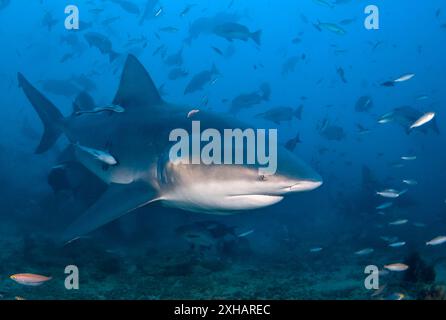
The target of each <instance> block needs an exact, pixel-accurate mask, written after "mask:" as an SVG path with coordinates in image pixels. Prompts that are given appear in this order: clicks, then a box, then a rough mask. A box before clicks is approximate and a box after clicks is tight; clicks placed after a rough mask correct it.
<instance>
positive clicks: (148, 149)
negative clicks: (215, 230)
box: [18, 55, 322, 241]
mask: <svg viewBox="0 0 446 320" xmlns="http://www.w3.org/2000/svg"><path fill="white" fill-rule="evenodd" d="M18 81H19V86H20V87H21V88H22V89H23V91H24V93H25V95H26V96H27V98H28V99H29V101H30V102H31V104H32V105H33V107H34V109H35V111H36V112H37V114H38V115H39V117H40V119H41V120H42V122H43V124H44V133H43V136H42V139H41V141H40V144H39V146H38V147H37V149H36V153H44V152H46V151H47V150H49V149H50V148H51V147H52V146H53V145H54V144H55V142H56V141H57V140H58V139H59V137H60V136H61V135H62V134H64V135H66V137H67V138H68V140H69V141H70V144H71V146H72V147H73V148H74V154H75V157H76V160H77V161H78V162H79V163H81V164H82V165H83V166H84V167H85V168H87V169H88V170H89V171H90V172H91V173H93V174H94V175H95V176H97V177H99V178H100V179H101V180H102V181H103V182H105V184H106V185H107V188H106V191H105V192H104V193H103V194H102V195H101V196H100V198H99V199H98V200H97V201H96V202H95V203H94V204H93V205H92V206H91V207H90V208H89V209H87V210H86V212H84V213H83V214H82V215H81V216H80V217H79V218H77V220H76V221H74V223H73V224H71V225H70V226H69V227H68V229H67V230H66V231H65V232H64V233H63V234H62V235H61V239H60V240H61V241H70V240H73V239H75V238H78V237H80V236H83V235H85V234H87V233H89V232H91V231H94V230H96V229H97V228H99V227H101V226H103V225H105V224H107V223H109V222H111V221H113V220H115V219H117V218H119V217H121V216H122V215H124V214H126V213H128V212H130V211H133V210H135V209H137V208H140V207H143V206H146V205H149V204H150V203H153V202H157V201H161V202H162V203H163V204H164V205H166V206H169V207H175V208H180V209H184V210H187V211H193V212H201V213H210V214H232V213H236V212H240V211H244V210H251V209H258V208H262V207H266V206H269V205H273V204H275V203H277V202H279V201H281V200H282V199H283V197H284V196H285V195H288V194H290V193H294V192H300V191H308V190H313V189H315V188H317V187H319V186H320V185H321V184H322V179H321V177H320V176H319V175H318V174H317V173H316V172H315V171H314V170H312V169H311V168H310V167H309V166H307V165H306V164H305V163H304V162H302V161H301V160H300V159H299V158H297V157H296V156H295V155H294V154H292V153H291V152H289V151H288V150H286V149H285V148H284V147H281V146H279V147H278V154H277V162H278V163H277V171H276V173H275V174H274V175H271V176H268V177H266V178H263V179H260V178H259V174H258V168H259V167H258V166H257V165H249V166H248V165H215V164H212V165H205V164H199V165H197V164H183V163H173V162H171V161H170V160H169V157H168V155H169V150H170V147H171V146H172V142H169V138H168V137H169V133H170V132H171V130H173V129H175V128H188V127H190V123H191V119H188V117H187V114H188V111H189V110H190V108H188V107H187V106H179V105H174V104H171V103H168V102H165V101H164V100H163V99H162V98H161V96H160V94H159V92H158V90H157V89H156V86H155V84H154V82H153V81H152V79H151V77H150V75H149V74H148V73H147V71H146V70H145V68H144V67H143V66H142V64H141V63H140V62H139V61H138V60H137V58H136V57H134V56H133V55H129V56H128V57H127V60H126V62H125V66H124V70H123V73H122V76H121V81H120V85H119V88H118V91H117V93H116V95H115V98H114V99H113V102H112V104H111V106H112V107H110V106H108V107H105V108H103V109H104V112H93V113H84V114H81V115H76V113H74V114H72V115H71V116H68V117H63V115H62V114H61V113H60V111H59V110H58V109H57V108H56V106H55V105H53V103H52V102H50V101H49V100H48V99H47V98H46V97H45V96H44V95H43V94H41V93H40V92H39V91H38V90H37V89H36V88H35V87H33V86H32V85H31V84H30V83H29V82H28V80H27V79H26V78H25V77H24V76H23V75H22V74H21V73H18ZM113 106H115V107H113ZM116 106H119V107H120V108H122V110H121V109H120V111H121V112H113V111H110V110H113V108H117V107H116ZM110 108H111V109H110ZM98 110H101V108H100V107H99V109H98ZM194 120H199V121H200V122H201V126H202V128H203V130H204V129H205V128H217V129H220V130H223V129H226V128H241V129H243V128H247V127H248V126H247V125H246V124H244V123H242V122H240V121H238V120H236V119H234V118H231V117H228V116H223V115H219V114H214V113H212V112H208V111H201V112H199V113H198V114H196V115H195V116H194Z"/></svg>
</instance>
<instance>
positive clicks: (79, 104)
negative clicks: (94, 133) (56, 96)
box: [73, 91, 96, 113]
mask: <svg viewBox="0 0 446 320" xmlns="http://www.w3.org/2000/svg"><path fill="white" fill-rule="evenodd" d="M95 107H96V104H95V102H94V100H93V98H92V97H91V96H90V95H89V94H88V93H87V92H86V91H82V92H80V93H79V94H78V95H77V97H76V99H74V102H73V113H76V112H78V111H85V110H93V109H94V108H95Z"/></svg>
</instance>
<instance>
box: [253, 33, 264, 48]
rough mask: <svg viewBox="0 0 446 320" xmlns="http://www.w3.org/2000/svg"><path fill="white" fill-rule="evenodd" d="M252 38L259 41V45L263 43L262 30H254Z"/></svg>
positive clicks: (256, 41)
mask: <svg viewBox="0 0 446 320" xmlns="http://www.w3.org/2000/svg"><path fill="white" fill-rule="evenodd" d="M251 38H252V40H254V42H255V43H257V45H258V46H260V45H261V38H262V30H258V31H256V32H253V33H252V34H251Z"/></svg>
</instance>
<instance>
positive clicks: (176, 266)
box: [0, 0, 446, 299]
mask: <svg viewBox="0 0 446 320" xmlns="http://www.w3.org/2000/svg"><path fill="white" fill-rule="evenodd" d="M128 2H130V3H132V4H133V5H136V7H137V8H139V13H137V14H135V13H131V12H128V11H126V10H125V5H126V4H127V1H125V0H123V1H122V2H120V1H106V0H104V1H99V0H94V1H80V0H78V1H71V2H70V3H68V2H61V1H56V0H41V1H25V0H12V1H11V3H9V2H8V1H4V0H3V1H0V39H1V44H2V45H1V53H0V56H1V59H0V64H1V68H0V88H1V89H0V90H1V91H0V92H1V97H2V99H1V105H2V106H1V108H0V119H1V126H0V183H1V184H0V188H1V192H0V208H1V210H0V221H1V223H0V261H2V262H1V263H0V298H1V299H14V298H15V297H23V298H25V299H172V298H194V299H211V298H235V299H244V298H260V299H381V298H382V299H386V298H388V297H391V296H392V294H395V293H402V294H403V295H404V298H405V299H426V298H435V299H441V298H444V294H443V293H442V289H443V287H442V286H443V284H444V283H446V264H445V263H444V259H443V258H445V255H444V247H443V246H445V245H446V244H444V245H438V246H427V245H426V242H427V241H429V240H431V239H433V238H435V237H437V236H442V235H446V230H445V229H446V219H445V216H444V214H445V210H446V208H445V207H446V203H445V201H446V193H445V188H444V181H446V173H445V170H444V163H445V160H446V153H445V152H444V151H443V148H444V146H445V145H446V144H445V142H446V141H445V135H444V133H445V130H446V126H445V122H446V118H445V117H446V116H445V115H444V113H443V112H442V107H443V105H444V104H445V102H446V96H445V92H444V90H443V85H444V80H445V78H444V77H445V75H446V64H445V62H444V57H445V56H446V46H445V45H444V44H443V43H444V39H445V36H446V28H445V25H446V7H445V5H444V3H443V1H440V0H432V1H429V2H423V3H421V2H419V1H415V0H409V1H400V0H398V1H397V0H395V1H378V0H377V1H374V2H373V4H374V5H376V6H377V7H378V8H379V29H378V30H368V29H366V28H365V27H364V19H365V18H366V17H367V15H366V14H364V8H365V7H366V6H367V5H369V4H371V3H370V1H353V0H351V1H349V0H346V1H337V2H334V1H328V0H327V2H325V4H326V3H329V5H325V4H324V2H319V1H312V0H301V1H289V0H287V1H285V0H284V1H272V0H258V1H255V2H254V1H239V0H224V1H223V0H221V1H205V0H201V1H193V0H190V1H183V0H181V1H180V0H179V1H175V2H173V1H159V2H156V3H155V4H154V6H153V8H152V9H151V10H150V11H149V14H148V18H147V19H146V20H144V21H143V23H142V24H140V23H139V22H140V18H141V16H142V14H143V11H144V8H145V5H146V2H145V1H144V0H129V1H128ZM68 4H73V5H76V6H78V8H79V12H80V21H81V23H80V29H79V30H67V29H66V28H65V27H64V21H65V18H66V17H67V15H66V14H65V13H64V9H65V6H66V5H68ZM120 4H122V5H123V6H121V5H120ZM190 4H194V6H191V7H190V10H188V11H187V12H185V13H184V14H183V15H181V12H183V10H184V9H185V8H186V7H187V6H188V5H190ZM218 15H220V17H221V16H222V15H224V16H225V17H226V19H229V20H230V21H231V22H232V21H233V22H238V23H240V24H241V25H244V26H246V27H247V28H248V29H249V30H250V31H251V32H254V31H257V30H261V31H262V36H261V44H260V45H257V44H256V43H255V42H254V41H252V39H248V41H241V40H237V39H235V40H233V41H228V40H226V39H224V38H222V37H220V36H218V35H216V34H215V33H213V32H212V31H210V30H208V29H209V27H208V28H207V29H206V30H205V29H203V28H202V29H198V34H195V36H193V37H192V39H190V37H191V30H192V29H193V27H194V23H195V26H196V25H197V22H196V21H197V20H198V19H203V18H207V20H206V21H208V22H209V21H211V22H212V23H214V24H218V21H217V22H215V21H216V19H217V18H216V17H218ZM228 17H229V18H228ZM109 18H116V19H114V20H113V21H112V22H110V23H109V24H107V25H106V24H104V21H106V20H107V19H109ZM345 19H352V20H351V21H344V22H342V21H343V20H345ZM48 21H49V24H48ZM318 22H322V23H332V24H333V25H335V26H336V27H339V28H342V30H344V31H345V34H338V33H336V32H333V30H330V29H329V28H324V27H323V26H322V25H319V29H320V30H318V28H317V27H316V26H318ZM220 24H221V23H220ZM166 27H168V28H169V29H163V28H166ZM91 32H97V33H100V34H102V35H103V36H104V37H106V38H107V39H108V40H109V41H110V42H111V44H112V47H113V51H115V52H116V53H118V54H119V57H118V58H117V59H115V60H113V61H111V62H110V60H109V56H108V55H107V54H103V53H101V52H100V50H98V49H97V48H95V47H94V46H93V47H90V46H89V45H88V43H87V40H86V37H85V35H86V34H88V33H91ZM66 37H69V39H70V40H69V41H71V42H67V41H64V40H63V39H66ZM141 37H142V38H141ZM135 39H142V40H141V41H136V40H135ZM187 39H190V40H187ZM133 40H135V41H133ZM213 48H218V49H219V50H220V51H221V52H222V54H219V53H217V52H216V51H215V50H214V49H213ZM180 50H182V60H181V61H180V62H179V64H178V65H175V66H172V65H169V63H168V60H169V57H170V56H171V55H173V54H176V53H178V52H179V51H180ZM127 54H133V55H135V56H136V57H137V58H138V59H139V61H141V63H142V64H143V65H144V66H145V68H146V69H147V70H148V72H149V73H150V75H151V77H152V79H153V81H154V82H155V84H156V86H157V87H158V88H160V90H159V91H160V93H161V94H162V96H163V99H164V100H166V101H169V102H172V103H177V104H185V105H188V106H190V107H191V109H200V110H211V111H213V112H217V113H220V114H226V113H228V112H229V110H230V106H231V101H232V100H233V99H234V98H235V97H237V96H238V95H240V94H245V93H251V92H258V89H259V87H260V86H261V84H262V83H268V84H269V86H270V88H271V96H270V99H269V101H266V100H263V101H261V102H260V103H259V104H257V105H254V106H252V107H250V108H246V109H242V110H241V111H240V112H238V113H237V114H235V115H234V114H233V116H236V117H237V118H239V119H240V120H242V121H248V122H251V123H254V124H255V126H257V127H265V128H271V127H274V128H277V129H278V132H279V142H280V143H286V142H287V141H288V140H289V139H291V138H293V137H295V135H296V134H297V133H299V135H300V140H301V142H300V143H298V144H297V146H296V148H295V149H294V150H293V153H295V154H296V155H298V156H299V157H300V158H301V159H303V160H304V161H306V162H307V163H309V164H310V165H311V166H312V167H313V168H314V169H315V170H316V171H317V172H318V173H319V174H320V175H321V177H322V178H323V181H324V183H323V185H322V186H321V187H319V188H317V189H316V190H313V191H310V192H305V193H297V194H294V195H291V196H287V197H285V199H284V200H283V201H281V202H280V203H278V204H276V205H274V206H270V207H266V208H263V209H257V210H252V211H247V212H244V213H240V214H235V215H229V216H217V215H215V216H214V215H204V214H199V213H191V212H187V211H182V210H179V209H168V208H164V207H162V206H161V205H158V204H154V205H151V206H147V207H144V208H141V209H138V210H136V211H135V212H132V213H131V214H128V215H125V216H123V217H122V218H120V219H118V220H116V221H114V222H112V223H110V224H108V225H106V226H105V227H103V228H101V229H99V230H97V231H95V232H93V233H92V234H89V235H88V236H87V237H85V238H82V239H79V240H78V241H76V242H75V243H72V244H70V245H69V246H64V247H60V246H59V245H58V244H57V243H55V242H54V240H53V239H54V238H55V235H57V234H58V233H60V232H62V231H63V230H64V228H66V226H67V225H68V224H69V223H70V222H72V221H73V220H74V219H75V218H76V217H77V216H79V215H80V214H81V213H82V212H83V211H84V210H85V209H86V208H88V206H89V205H91V204H92V203H93V202H94V201H95V199H97V197H98V196H99V195H100V190H98V188H99V185H98V186H97V187H96V186H95V185H94V183H93V182H86V183H85V182H84V184H81V188H82V190H81V191H79V190H76V192H75V191H73V190H63V191H62V192H55V190H53V188H51V186H50V185H49V183H48V175H49V173H50V172H51V170H52V168H53V167H54V166H55V165H57V164H58V159H59V155H60V153H61V152H62V151H63V150H64V149H65V148H66V146H67V145H68V141H67V139H66V138H61V139H59V140H58V141H57V143H56V145H55V146H53V147H52V148H51V149H50V150H48V151H47V152H45V153H43V154H35V153H34V150H35V148H36V146H37V145H38V143H39V140H40V137H41V134H42V132H43V126H42V124H41V121H40V120H39V117H38V116H37V114H36V112H35V111H34V110H33V108H32V106H31V104H30V103H29V101H28V99H27V98H26V96H25V95H24V94H23V90H22V89H21V88H19V87H18V83H17V72H21V73H23V74H24V75H25V76H26V78H27V79H28V80H29V81H30V82H31V83H32V84H33V85H35V87H36V88H37V89H39V90H40V91H41V92H42V93H43V94H44V95H45V96H46V97H47V98H48V99H49V100H51V101H52V102H53V103H54V105H56V106H57V108H58V109H59V110H60V111H61V112H62V113H63V114H64V115H65V116H69V115H70V114H71V113H72V103H73V101H74V99H75V97H76V96H77V94H78V93H79V92H80V91H87V92H88V93H89V94H90V95H91V96H92V97H93V98H94V100H95V103H96V105H99V106H101V105H109V104H110V102H111V101H112V99H113V97H114V95H115V92H116V88H117V86H118V83H119V78H120V74H121V71H122V68H123V66H124V62H125V58H126V56H127ZM290 59H291V60H290ZM166 60H167V62H166ZM287 61H288V62H290V61H294V62H295V65H293V67H290V68H289V70H288V69H287V70H286V72H284V70H285V69H284V68H286V64H287ZM212 65H215V66H216V67H217V69H218V70H219V73H220V74H219V75H218V77H216V79H214V80H215V81H212V83H207V84H205V85H204V87H203V88H202V89H201V90H198V91H196V92H194V93H191V94H184V90H185V87H186V86H187V84H188V83H189V81H190V80H191V78H192V77H193V76H194V75H195V74H197V73H199V72H201V71H204V70H210V69H211V67H212ZM174 68H181V69H182V70H183V71H184V72H185V73H187V75H186V76H185V77H182V78H179V79H175V80H172V79H169V77H168V75H169V72H171V71H172V69H174ZM340 69H342V72H343V73H344V75H343V77H344V81H343V79H342V78H341V75H340V74H339V70H340ZM405 74H414V77H413V78H411V79H410V80H408V81H404V82H399V83H395V85H394V86H392V87H387V86H383V85H382V84H383V83H384V82H386V81H391V80H395V79H397V78H398V77H400V76H402V75H405ZM80 76H82V77H83V79H81V80H79V77H80ZM85 79H87V80H88V82H87V81H85ZM48 80H61V81H59V82H58V83H57V85H55V84H54V82H53V83H49V82H48ZM82 80H83V81H82ZM362 96H367V97H369V99H370V100H371V101H372V103H373V105H372V107H371V108H370V109H369V110H367V111H365V112H358V111H356V110H355V104H356V103H357V101H358V99H359V98H360V97H362ZM300 105H303V111H302V115H301V117H300V119H298V118H295V117H292V119H291V120H289V121H284V122H281V123H280V124H279V125H276V124H274V123H273V122H271V121H268V120H265V119H257V118H255V116H256V115H257V114H259V113H262V112H265V111H267V110H268V109H270V108H273V107H278V106H288V107H292V108H293V109H294V108H297V107H299V106H300ZM401 106H410V107H412V108H413V109H414V110H416V111H417V112H418V113H419V115H420V116H421V115H422V114H424V113H425V112H428V111H431V112H435V118H434V120H433V121H435V123H433V122H431V123H428V124H426V125H425V126H424V127H420V128H415V129H414V130H411V132H410V133H409V134H408V133H407V132H406V129H408V128H407V127H408V125H407V123H406V124H405V125H401V124H399V123H398V121H396V120H394V121H392V122H389V123H379V122H378V120H379V119H380V118H381V117H382V116H383V115H385V114H386V113H388V112H391V111H392V110H394V109H395V108H398V107H401ZM412 120H413V119H412ZM358 124H359V125H361V126H362V127H364V128H366V129H367V132H362V133H361V132H360V130H359V129H358ZM409 125H410V123H409ZM433 125H436V126H437V127H438V131H437V132H436V131H435V130H431V129H432V126H433ZM330 126H335V127H336V128H337V129H338V130H342V135H341V137H339V139H335V138H333V137H332V136H331V135H330V134H328V133H327V132H328V131H325V130H327V128H328V127H330ZM339 128H341V129H339ZM426 128H427V130H426V132H424V131H425V129H426ZM98 130H101V128H98ZM324 132H325V134H324ZM402 156H416V159H415V160H402V159H401V157H402ZM74 175H75V176H76V174H74ZM403 179H411V180H416V182H417V184H416V185H407V184H405V183H404V182H403V181H402V180H403ZM101 187H102V185H101ZM386 188H394V189H397V190H399V191H401V190H403V189H407V192H405V193H404V194H402V195H400V196H399V197H398V198H396V199H394V200H392V199H390V200H389V199H386V198H383V197H380V196H378V195H376V192H377V191H381V190H383V189H386ZM387 201H392V202H393V205H392V206H391V207H390V208H388V209H385V210H383V211H384V214H380V210H377V209H376V207H377V206H379V205H380V204H382V203H384V202H387ZM401 219H403V220H408V221H407V222H406V223H404V224H401V225H396V226H393V225H389V223H391V222H393V221H397V220H401ZM209 220H212V221H217V222H218V223H219V224H221V225H219V226H227V227H230V228H233V230H234V234H235V236H237V235H240V234H242V233H244V232H247V231H251V230H252V231H253V232H251V233H250V234H249V235H246V236H244V237H237V239H236V240H237V241H235V243H234V242H231V241H230V242H229V244H228V246H229V249H228V248H226V249H227V250H226V249H224V248H223V249H222V245H223V246H224V245H226V244H227V242H228V241H226V240H224V239H218V240H216V241H215V242H214V243H212V244H211V245H210V248H206V249H204V248H197V246H195V247H192V246H191V245H190V243H189V242H188V241H186V240H185V239H184V237H181V235H179V234H178V232H176V230H177V228H179V227H181V226H185V225H186V226H187V225H194V224H196V223H197V221H209ZM383 237H384V238H385V239H388V238H394V239H391V240H393V241H391V240H385V239H383ZM214 240H215V239H214ZM400 241H403V242H405V245H404V246H402V247H398V248H392V247H389V246H388V244H389V243H392V242H400ZM312 248H322V250H315V251H318V252H311V249H312ZM366 248H372V249H374V251H373V252H372V253H370V254H367V255H358V254H355V252H357V251H359V250H362V249H366ZM414 257H415V258H414ZM392 263H406V264H407V265H408V266H409V269H408V270H407V271H404V272H389V274H387V275H385V276H381V277H379V279H380V286H384V289H383V291H382V292H378V293H377V294H376V295H374V296H372V294H373V293H374V292H375V290H368V289H366V288H365V287H364V279H365V277H366V275H365V274H364V268H365V266H367V265H376V266H377V267H378V268H379V269H380V270H383V266H384V265H388V264H392ZM67 265H76V266H77V267H78V268H79V271H80V278H79V279H80V288H79V289H78V290H67V289H65V288H64V279H65V277H66V274H64V268H65V266H67ZM432 270H433V271H432ZM16 273H35V274H41V275H50V276H52V277H53V278H52V280H51V281H48V282H47V283H45V284H43V285H41V286H38V287H29V286H22V285H20V284H18V283H15V282H13V281H12V280H11V279H9V276H10V275H12V274H16ZM432 273H435V275H434V276H430V275H431V274H432ZM426 274H427V276H425V275H426Z"/></svg>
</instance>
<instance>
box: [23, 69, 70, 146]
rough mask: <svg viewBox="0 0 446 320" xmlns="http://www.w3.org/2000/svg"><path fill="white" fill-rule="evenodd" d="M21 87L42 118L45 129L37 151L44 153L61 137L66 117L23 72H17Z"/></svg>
mask: <svg viewBox="0 0 446 320" xmlns="http://www.w3.org/2000/svg"><path fill="white" fill-rule="evenodd" d="M17 78H18V81H19V87H21V88H22V89H23V92H24V93H25V95H26V97H27V98H28V100H29V102H31V104H32V106H33V107H34V110H36V112H37V114H38V115H39V117H40V120H42V123H43V126H44V131H43V135H42V138H41V139H40V143H39V145H38V147H37V149H36V151H35V152H36V153H37V154H39V153H44V152H45V151H47V150H49V149H50V148H51V147H52V146H53V145H54V144H55V143H56V141H57V139H59V137H60V135H61V134H62V132H63V123H64V117H63V115H62V114H61V113H60V111H59V110H58V109H57V108H56V107H55V106H54V104H53V103H52V102H51V101H49V100H48V99H47V98H46V97H45V96H44V95H43V94H42V93H40V92H39V91H38V90H37V89H36V88H34V87H33V86H32V85H31V84H30V83H29V82H28V80H26V78H25V77H24V76H23V75H22V74H21V73H18V74H17Z"/></svg>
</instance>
